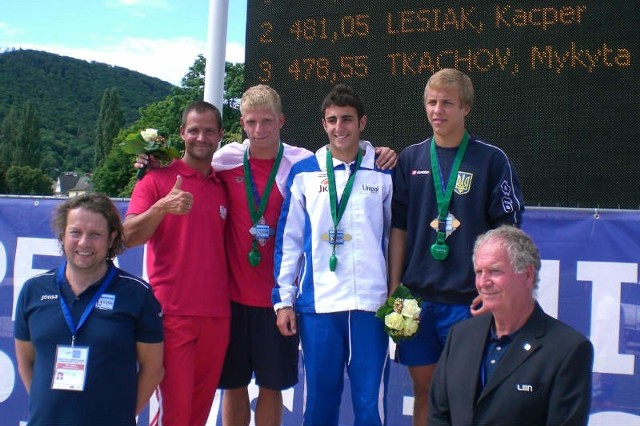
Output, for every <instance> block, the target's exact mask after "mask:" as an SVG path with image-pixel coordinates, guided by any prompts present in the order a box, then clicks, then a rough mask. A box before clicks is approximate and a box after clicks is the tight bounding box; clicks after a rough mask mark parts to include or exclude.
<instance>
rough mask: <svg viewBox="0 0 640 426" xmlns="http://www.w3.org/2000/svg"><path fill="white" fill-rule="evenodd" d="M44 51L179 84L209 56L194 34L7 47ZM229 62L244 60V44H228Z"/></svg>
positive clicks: (202, 43)
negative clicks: (91, 46)
mask: <svg viewBox="0 0 640 426" xmlns="http://www.w3.org/2000/svg"><path fill="white" fill-rule="evenodd" d="M6 47H15V48H22V49H34V50H43V51H45V52H50V53H55V54H58V55H63V56H70V57H72V58H77V59H83V60H86V61H95V62H101V63H106V64H109V65H116V66H120V67H124V68H128V69H130V70H134V71H138V72H141V73H143V74H146V75H149V76H152V77H157V78H159V79H161V80H164V81H168V82H169V83H172V84H175V85H176V86H179V85H180V82H181V80H182V77H184V76H185V75H186V74H187V72H188V71H189V67H191V66H192V65H193V63H194V62H195V60H196V58H197V57H198V55H199V54H203V55H205V56H207V55H206V43H205V42H202V41H201V40H198V39H194V38H191V37H179V38H174V39H149V38H131V37H129V38H126V39H124V40H122V41H120V42H118V43H115V44H113V45H103V46H101V47H97V48H94V49H85V48H73V47H66V46H59V45H46V44H22V45H19V46H6ZM226 60H227V61H228V62H233V63H237V62H244V46H241V45H240V44H238V43H230V44H228V45H227V51H226Z"/></svg>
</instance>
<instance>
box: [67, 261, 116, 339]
mask: <svg viewBox="0 0 640 426" xmlns="http://www.w3.org/2000/svg"><path fill="white" fill-rule="evenodd" d="M66 269H67V261H66V260H65V261H64V262H62V265H61V266H60V267H59V268H58V272H57V273H56V283H57V284H58V293H59V296H60V307H61V308H62V315H63V316H64V319H65V321H66V322H67V326H68V327H69V331H71V346H73V345H74V343H75V341H76V334H77V333H78V330H80V327H82V326H83V325H84V323H85V321H86V320H87V317H88V316H89V314H90V313H91V311H92V310H93V307H94V306H95V304H96V302H97V301H98V299H100V297H101V296H102V294H103V293H104V291H105V290H106V289H107V287H109V284H111V282H112V281H113V279H114V278H115V276H116V267H115V266H113V264H111V265H110V267H109V271H108V273H107V276H106V277H105V279H104V281H103V282H102V284H100V288H99V289H98V291H97V292H96V294H94V295H93V298H91V301H90V302H89V304H88V305H87V306H86V307H85V308H84V312H83V313H82V316H80V321H78V325H77V326H76V324H75V323H74V322H73V318H72V317H71V311H69V307H68V306H67V302H65V300H64V297H63V295H62V283H63V282H64V272H65V270H66Z"/></svg>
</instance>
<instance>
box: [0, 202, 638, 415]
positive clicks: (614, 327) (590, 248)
mask: <svg viewBox="0 0 640 426" xmlns="http://www.w3.org/2000/svg"><path fill="white" fill-rule="evenodd" d="M60 202H61V200H59V199H52V198H25V197H20V198H18V197H16V198H11V197H9V198H0V419H2V424H3V425H7V426H18V425H21V424H26V420H27V399H28V396H27V394H26V392H25V390H24V387H23V385H22V382H21V381H20V378H19V376H18V371H17V366H16V362H15V350H14V343H13V315H14V304H15V300H16V297H17V295H18V293H19V291H20V288H21V287H22V285H23V283H24V282H25V280H27V279H28V278H29V277H31V276H33V275H35V274H38V273H41V272H44V271H46V270H49V269H52V268H55V267H56V266H57V265H58V264H59V263H60V262H61V260H62V258H61V257H60V248H59V245H58V241H57V239H56V238H55V237H54V236H53V233H52V231H51V218H52V216H51V215H52V211H53V208H54V207H55V206H56V205H57V204H58V203H60ZM116 204H117V205H118V207H119V208H120V210H121V212H123V213H124V211H125V210H126V206H127V202H126V200H119V201H116ZM523 227H524V229H525V230H526V231H527V232H528V233H529V234H531V235H532V236H533V238H534V240H535V241H536V243H537V244H538V247H539V248H540V252H541V256H542V259H543V266H542V271H541V277H540V278H541V279H540V286H539V290H538V300H539V301H540V304H541V305H542V307H543V308H544V310H545V311H546V312H548V313H549V314H550V315H553V316H555V317H557V318H559V319H560V320H562V321H564V322H565V323H567V324H569V325H571V326H572V327H574V328H575V329H577V330H578V331H580V332H581V333H583V334H584V335H586V336H588V337H589V338H590V339H591V341H592V342H593V345H594V349H595V362H594V368H593V370H594V375H593V401H592V407H591V417H590V422H589V424H590V425H614V424H615V425H640V394H639V393H638V392H637V390H638V389H640V372H638V367H639V365H638V359H640V286H639V285H638V263H639V261H640V212H637V211H617V210H616V211H614V210H602V211H597V210H587V209H552V208H528V209H527V212H526V213H525V221H524V226H523ZM143 255H144V251H143V248H142V247H137V248H135V249H130V250H127V251H126V252H125V253H123V254H122V255H121V256H119V257H118V259H116V263H117V264H118V266H119V267H121V268H122V269H125V270H127V271H129V272H131V273H134V274H137V275H139V276H142V277H146V271H144V268H143ZM300 378H301V380H300V383H299V384H298V385H297V386H296V387H294V388H292V389H289V390H287V391H285V392H284V395H283V402H284V405H285V415H284V422H283V424H284V425H291V426H294V425H299V424H302V421H301V418H302V417H301V416H302V398H303V389H302V370H301V376H300ZM348 388H349V383H348V379H347V378H345V391H344V394H343V400H342V401H343V402H342V412H341V416H340V424H344V425H348V424H352V423H353V413H352V411H351V402H350V395H349V390H348ZM249 391H250V398H251V400H252V407H253V408H255V400H254V399H255V398H256V397H257V387H256V386H255V385H254V384H252V385H251V386H250V389H249ZM411 395H412V391H411V381H410V379H409V377H408V374H407V371H406V368H404V367H402V366H400V365H398V364H396V363H392V366H391V378H390V388H389V394H388V424H389V425H394V426H395V425H398V426H404V425H407V426H409V425H410V424H411V413H412V407H413V398H412V396H411ZM150 410H151V412H152V413H153V412H155V410H157V403H156V402H155V401H153V400H152V402H151V404H150ZM148 412H149V410H146V411H145V412H144V413H143V414H142V415H141V417H140V419H139V424H141V425H146V424H148V418H149V415H148ZM208 424H210V425H216V424H221V422H220V398H219V397H218V396H217V397H216V400H215V401H214V406H213V408H212V412H211V416H210V419H209V422H208Z"/></svg>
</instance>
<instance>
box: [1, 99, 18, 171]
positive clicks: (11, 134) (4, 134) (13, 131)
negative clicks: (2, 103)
mask: <svg viewBox="0 0 640 426" xmlns="http://www.w3.org/2000/svg"><path fill="white" fill-rule="evenodd" d="M18 125H19V117H18V113H17V112H16V109H15V108H14V107H11V108H10V109H9V111H8V112H7V114H6V115H5V116H4V119H3V120H2V128H1V129H0V161H3V162H4V163H5V164H12V163H13V158H14V156H15V152H16V144H17V143H18V142H17V135H18Z"/></svg>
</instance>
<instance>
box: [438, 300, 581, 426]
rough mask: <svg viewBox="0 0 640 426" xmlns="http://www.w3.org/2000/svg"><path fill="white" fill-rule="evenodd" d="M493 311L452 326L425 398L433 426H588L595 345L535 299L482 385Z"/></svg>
mask: <svg viewBox="0 0 640 426" xmlns="http://www.w3.org/2000/svg"><path fill="white" fill-rule="evenodd" d="M492 322H493V317H492V315H491V314H485V315H481V316H479V317H476V318H470V319H468V320H466V321H462V322H460V323H458V324H456V325H455V326H453V327H452V328H451V330H450V331H449V336H448V338H447V343H446V345H445V348H444V352H443V353H442V356H441V357H440V360H439V361H438V366H437V367H436V372H435V374H434V378H433V383H432V384H431V394H430V402H429V409H430V411H429V423H428V424H429V426H434V425H460V426H469V425H492V426H493V425H518V426H523V425H532V426H533V425H535V426H541V425H549V426H558V425H585V424H586V423H587V420H588V417H589V408H590V404H591V369H592V366H593V346H592V345H591V342H590V341H589V340H587V339H586V338H585V337H584V336H583V335H582V334H580V333H578V332H577V331H575V330H574V329H573V328H571V327H569V326H568V325H566V324H563V323H562V322H560V321H558V320H556V319H554V318H552V317H550V316H549V315H547V314H545V313H544V311H543V310H542V308H541V307H540V306H539V305H538V304H537V303H536V307H535V309H534V311H533V314H532V315H531V317H530V318H529V319H528V320H527V322H526V323H525V325H524V326H523V327H522V328H521V329H520V331H519V332H518V333H517V334H516V336H515V338H514V340H513V342H511V344H510V346H509V348H508V349H507V353H506V354H504V356H503V358H502V360H501V361H500V363H499V364H498V366H497V367H496V369H495V372H494V373H493V375H492V376H491V377H490V378H489V381H488V382H487V384H486V386H485V387H484V389H482V390H480V366H481V363H482V356H483V352H484V348H485V345H486V343H487V339H488V338H489V335H490V333H489V330H490V327H491V324H492Z"/></svg>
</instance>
